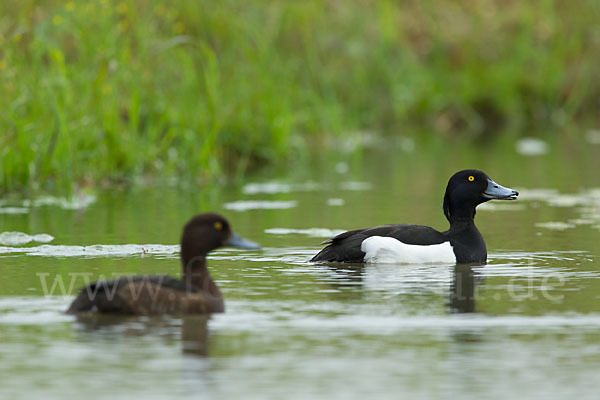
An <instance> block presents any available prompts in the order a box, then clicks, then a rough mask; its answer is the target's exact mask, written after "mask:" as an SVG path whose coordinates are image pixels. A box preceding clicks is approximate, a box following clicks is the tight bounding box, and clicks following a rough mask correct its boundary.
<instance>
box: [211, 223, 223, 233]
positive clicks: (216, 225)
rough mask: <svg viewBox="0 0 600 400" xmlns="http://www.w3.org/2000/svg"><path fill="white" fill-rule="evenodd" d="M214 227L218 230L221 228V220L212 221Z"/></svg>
mask: <svg viewBox="0 0 600 400" xmlns="http://www.w3.org/2000/svg"><path fill="white" fill-rule="evenodd" d="M213 226H214V227H215V229H216V230H218V231H220V230H221V229H223V224H222V223H221V221H217V222H215V223H214V225H213Z"/></svg>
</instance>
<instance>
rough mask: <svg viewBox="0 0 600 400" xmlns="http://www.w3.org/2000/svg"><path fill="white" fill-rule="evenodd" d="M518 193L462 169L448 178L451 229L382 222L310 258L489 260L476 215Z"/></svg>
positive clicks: (338, 239) (346, 235) (350, 233)
mask: <svg viewBox="0 0 600 400" xmlns="http://www.w3.org/2000/svg"><path fill="white" fill-rule="evenodd" d="M518 195H519V192H517V191H516V190H512V189H508V188H505V187H502V186H500V185H498V184H497V183H496V182H494V181H493V180H491V179H490V178H489V177H488V176H487V175H486V174H485V173H484V172H483V171H479V170H475V169H469V170H464V171H459V172H457V173H456V174H454V175H453V176H452V177H451V178H450V180H449V181H448V186H447V187H446V194H445V196H444V206H443V207H444V214H445V215H446V218H447V219H448V221H449V222H450V229H448V230H447V231H445V232H439V231H437V230H435V229H433V228H430V227H428V226H422V225H408V224H396V225H383V226H377V227H375V228H366V229H357V230H353V231H348V232H344V233H342V234H340V235H338V236H336V237H334V238H332V239H329V240H326V241H325V242H323V243H322V244H328V246H327V247H325V248H324V249H323V250H321V251H320V252H319V253H318V254H317V255H316V256H314V257H313V258H312V260H311V261H341V262H357V263H360V262H379V263H409V264H411V263H436V262H442V263H458V264H466V263H485V262H486V261H487V249H486V247H485V242H484V241H483V237H482V236H481V233H479V230H477V227H476V226H475V222H474V221H473V218H474V217H475V207H477V206H478V205H479V204H481V203H484V202H486V201H488V200H492V199H496V200H516V197H517V196H518Z"/></svg>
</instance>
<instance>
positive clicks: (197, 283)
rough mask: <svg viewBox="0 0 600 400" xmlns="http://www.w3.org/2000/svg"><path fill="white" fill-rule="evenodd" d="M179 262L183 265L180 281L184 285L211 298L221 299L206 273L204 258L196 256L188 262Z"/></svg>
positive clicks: (183, 260) (184, 260)
mask: <svg viewBox="0 0 600 400" xmlns="http://www.w3.org/2000/svg"><path fill="white" fill-rule="evenodd" d="M181 261H182V263H183V275H182V280H183V281H184V282H186V284H188V285H191V286H192V287H194V288H196V289H198V290H200V291H201V292H203V293H204V294H207V295H210V296H211V297H213V298H218V299H220V298H222V296H221V291H220V290H219V288H218V286H217V284H216V283H215V282H214V281H213V280H212V277H211V276H210V273H209V272H208V268H207V266H206V256H196V257H194V258H192V259H190V260H187V259H185V258H182V260H181Z"/></svg>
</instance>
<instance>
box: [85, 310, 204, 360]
mask: <svg viewBox="0 0 600 400" xmlns="http://www.w3.org/2000/svg"><path fill="white" fill-rule="evenodd" d="M209 319H210V315H208V314H190V315H184V316H181V317H167V316H160V317H159V316H156V317H155V316H153V317H139V316H122V315H115V314H91V313H88V314H81V315H78V316H77V325H78V327H79V328H80V332H82V334H83V335H85V336H87V337H86V339H87V340H89V341H95V340H98V341H104V340H106V339H107V338H110V339H116V340H114V341H115V342H118V341H119V340H120V339H121V338H125V340H127V338H136V337H150V336H152V337H155V338H157V340H159V341H168V342H171V341H173V340H177V338H178V337H179V339H180V340H181V350H182V352H183V353H184V354H189V355H195V356H201V357H206V356H208V335H209V332H208V321H209ZM111 341H112V340H111Z"/></svg>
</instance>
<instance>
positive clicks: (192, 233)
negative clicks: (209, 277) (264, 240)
mask: <svg viewBox="0 0 600 400" xmlns="http://www.w3.org/2000/svg"><path fill="white" fill-rule="evenodd" d="M222 246H233V247H239V248H242V249H259V248H260V246H259V245H258V244H257V243H254V242H252V241H250V240H247V239H244V238H242V237H240V236H238V235H236V234H235V233H234V232H233V231H232V230H231V227H230V225H229V222H227V220H226V219H225V218H223V217H222V216H220V215H218V214H213V213H207V214H200V215H196V216H195V217H193V218H192V219H191V220H190V221H189V222H188V223H187V224H186V225H185V227H184V228H183V234H182V236H181V259H182V261H183V262H184V263H188V262H189V261H191V260H193V259H194V258H204V256H206V254H208V253H209V252H210V251H211V250H214V249H217V248H219V247H222Z"/></svg>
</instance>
